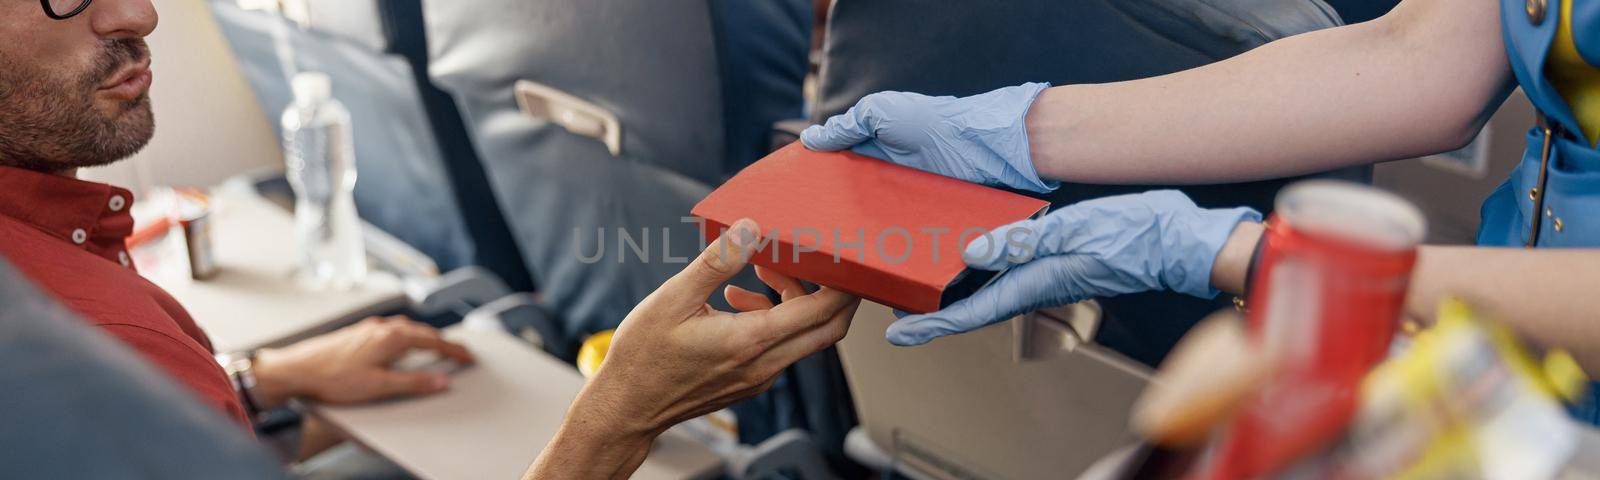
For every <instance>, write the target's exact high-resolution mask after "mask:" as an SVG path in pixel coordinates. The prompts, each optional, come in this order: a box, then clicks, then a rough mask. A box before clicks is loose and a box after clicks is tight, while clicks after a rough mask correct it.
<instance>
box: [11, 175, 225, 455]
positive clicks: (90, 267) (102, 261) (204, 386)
mask: <svg viewBox="0 0 1600 480" xmlns="http://www.w3.org/2000/svg"><path fill="white" fill-rule="evenodd" d="M132 207H133V195H132V194H131V193H129V192H128V191H127V190H123V189H121V188H116V187H113V186H110V185H105V184H100V183H93V182H85V181H82V180H77V179H74V178H67V177H63V176H59V175H51V174H45V173H39V172H34V171H30V170H23V169H19V168H11V167H3V166H0V256H3V257H5V258H6V260H8V261H9V262H11V264H13V265H14V266H16V268H17V270H19V271H21V272H22V273H23V275H26V276H27V277H28V278H29V279H30V280H32V281H33V282H34V283H35V284H37V285H38V286H39V288H40V289H41V290H44V291H46V292H50V293H51V294H53V295H55V297H56V299H57V300H59V301H60V302H61V303H62V304H63V305H66V306H67V308H69V309H71V310H72V311H73V312H76V313H77V314H78V315H79V316H81V317H83V319H84V320H85V321H87V322H89V324H91V325H94V326H97V327H100V329H101V330H102V331H104V332H105V333H107V334H109V335H111V336H113V337H116V338H117V339H119V340H121V341H122V342H123V343H124V344H127V345H128V346H129V347H132V348H133V349H134V350H135V351H138V352H139V353H140V354H141V355H143V356H144V358H145V359H146V360H149V361H150V363H152V364H155V365H156V366H158V367H160V368H161V369H163V370H165V371H166V372H167V374H168V375H171V376H172V378H173V379H176V380H177V381H178V382H179V383H182V384H184V385H186V386H188V387H189V389H190V390H193V391H194V393H195V394H197V395H199V396H200V399H201V400H203V401H205V402H206V403H208V404H211V405H212V406H214V407H216V408H217V409H218V410H221V411H222V413H223V414H224V415H227V416H228V417H229V418H232V419H234V420H236V421H238V422H239V423H240V424H243V425H246V426H248V425H249V422H248V421H247V420H246V418H245V413H244V407H243V406H242V405H241V404H240V400H239V396H238V394H237V393H235V392H234V390H233V383H232V382H231V381H229V380H228V376H227V373H225V372H223V370H222V366H221V365H219V364H218V363H217V360H216V358H215V357H214V356H213V354H212V350H211V340H210V339H208V338H206V334H205V332H203V331H201V330H200V327H199V326H197V325H195V323H194V319H193V318H190V317H189V313H188V312H187V311H185V310H184V309H183V306H181V305H179V304H178V301H177V300H174V299H173V298H172V296H171V295H168V294H167V292H166V291H164V290H162V289H161V287H157V286H156V285H155V284H153V283H150V282H149V281H147V280H145V279H144V277H141V276H139V274H138V272H136V271H134V268H133V264H132V262H130V261H129V259H128V250H127V246H126V240H127V238H128V235H131V234H132V233H133V216H132V215H129V213H128V211H129V210H130V209H131V208H132Z"/></svg>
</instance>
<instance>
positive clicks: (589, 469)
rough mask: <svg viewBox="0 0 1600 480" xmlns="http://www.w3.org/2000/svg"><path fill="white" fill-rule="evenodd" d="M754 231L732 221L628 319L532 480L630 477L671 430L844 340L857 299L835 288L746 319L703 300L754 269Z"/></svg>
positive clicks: (765, 384) (767, 384) (746, 223)
mask: <svg viewBox="0 0 1600 480" xmlns="http://www.w3.org/2000/svg"><path fill="white" fill-rule="evenodd" d="M757 232H758V230H757V228H756V225H755V222H751V221H749V220H741V221H739V222H737V223H735V224H734V227H733V228H732V229H730V230H729V231H728V232H727V233H726V234H724V235H722V237H720V238H718V239H717V241H715V242H712V243H711V245H710V246H709V247H708V248H707V249H706V250H705V251H704V252H701V254H700V256H699V257H697V258H696V259H695V260H693V261H691V262H690V264H689V266H688V267H687V268H685V269H684V270H683V271H682V272H679V273H678V274H677V275H675V276H673V277H672V278H671V279H668V280H667V282H666V283H665V284H663V285H662V286H661V288H660V289H658V290H656V291H655V292H654V293H652V294H650V296H648V297H645V299H644V301H642V302H640V303H639V305H638V306H636V307H634V309H633V311H632V312H630V313H628V317H627V318H626V319H624V320H623V321H622V325H621V326H619V327H617V333H616V335H615V336H614V337H612V340H611V348H610V350H609V351H608V352H607V353H606V358H605V361H604V362H602V363H601V365H600V370H599V371H598V372H596V373H595V376H594V378H592V379H590V380H589V384H588V385H587V386H585V387H584V389H583V392H582V393H580V394H579V395H578V398H577V400H575V401H574V402H573V404H572V407H571V409H569V410H568V412H567V419H566V422H565V423H563V425H562V429H561V432H560V433H558V434H557V436H556V439H555V440H554V441H553V442H552V443H551V447H550V448H547V449H545V451H544V452H543V453H541V454H540V456H539V459H538V461H536V462H535V464H534V467H533V469H532V470H530V471H529V472H528V478H625V477H627V476H628V475H629V473H630V472H632V470H633V469H634V468H637V467H638V465H639V463H640V462H642V461H643V460H644V455H645V454H646V453H647V452H648V451H649V445H650V441H651V440H652V439H654V438H655V436H656V435H659V434H660V433H661V432H663V431H665V430H666V429H667V428H668V427H671V426H673V425H676V424H678V423H679V422H682V421H685V420H689V419H692V418H695V417H698V416H701V415H705V414H707V413H711V412H714V411H717V410H720V409H722V408H724V407H726V406H728V405H731V404H733V403H734V402H737V401H739V400H741V399H744V398H747V397H750V396H752V395H755V394H757V393H760V392H762V391H764V390H766V389H767V388H768V387H770V386H771V385H772V382H773V381H775V380H776V379H777V377H778V374H779V373H781V372H782V371H783V370H784V369H785V368H787V367H788V366H789V365H791V364H793V363H794V362H796V361H799V360H800V359H802V358H805V357H807V356H809V355H811V354H813V353H816V352H818V351H820V350H822V349H824V348H827V347H828V346H830V345H833V344H834V343H835V342H838V341H839V340H840V339H842V338H844V335H845V333H846V332H847V331H849V328H850V320H851V318H852V317H853V316H854V314H855V307H856V305H857V304H858V303H859V301H858V299H856V298H855V297H854V296H851V295H849V294H846V293H844V292H840V291H838V290H833V289H829V288H823V289H821V290H819V291H817V292H816V293H812V294H809V295H807V294H804V292H803V291H802V292H798V294H795V293H796V292H789V293H791V294H792V295H790V298H789V300H787V301H785V302H783V303H782V304H780V305H776V306H770V303H769V305H767V306H770V308H767V309H753V310H750V311H745V312H742V313H727V312H720V311H717V310H714V309H712V308H711V306H710V305H707V304H706V299H707V298H709V297H710V296H711V294H712V293H713V292H714V291H716V289H717V287H718V286H720V285H722V284H723V283H725V282H727V281H728V279H731V278H733V276H734V275H735V274H737V273H739V271H740V270H743V269H744V267H745V266H746V265H747V264H748V261H749V255H750V253H751V251H752V250H751V249H750V246H753V245H755V244H756V243H757V238H758V237H757V235H758V233H757ZM730 300H733V299H731V298H730ZM741 300H743V299H741ZM743 305H745V306H749V305H748V303H744V304H743Z"/></svg>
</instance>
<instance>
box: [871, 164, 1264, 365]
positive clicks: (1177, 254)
mask: <svg viewBox="0 0 1600 480" xmlns="http://www.w3.org/2000/svg"><path fill="white" fill-rule="evenodd" d="M1260 220H1261V214H1259V213H1256V212H1255V211H1254V210H1250V209H1248V208H1233V209H1225V210H1207V209H1202V208H1200V207H1197V206H1195V204H1194V202H1192V201H1190V200H1189V198H1188V197H1186V196H1184V195H1183V194H1182V193H1179V192H1176V191H1171V190H1163V191H1155V192H1146V193H1141V194H1136V195H1123V196H1117V197H1107V198H1100V199H1095V200H1090V201H1087V202H1083V203H1079V204H1076V205H1071V206H1068V207H1063V208H1061V209H1059V210H1056V211H1054V212H1051V213H1050V214H1049V215H1046V216H1045V217H1044V218H1041V219H1038V220H1024V221H1021V222H1017V223H1013V224H1011V225H1006V226H1004V227H1000V228H998V229H996V230H994V231H993V232H991V233H990V234H989V235H985V236H982V237H978V238H977V239H975V240H973V241H972V243H970V244H968V245H967V248H966V251H965V253H964V255H963V259H964V260H965V261H966V262H967V265H968V266H970V267H972V268H977V269H982V270H991V271H999V270H1002V269H1005V268H1007V267H1010V271H1007V272H1006V273H1005V274H1003V275H1001V276H1000V278H998V279H996V280H995V281H994V283H992V284H990V285H989V286H987V287H985V288H984V289H982V290H979V291H978V292H977V293H975V294H973V295H972V296H971V297H968V298H966V299H964V300H961V301H959V302H956V303H955V304H954V305H951V306H950V307H948V308H945V309H944V310H940V311H938V312H933V313H929V314H924V315H909V316H906V317H904V318H901V319H900V320H899V321H896V322H895V323H894V324H893V325H891V326H889V331H888V333H887V337H888V339H889V342H890V343H893V344H895V345H921V344H924V343H927V342H928V341H931V340H933V339H935V338H938V337H942V336H945V335H951V334H957V333H964V332H968V331H972V330H976V329H978V328H981V327H984V326H987V325H990V324H993V323H996V322H1000V321H1003V320H1006V319H1010V318H1012V317H1014V316H1016V315H1019V314H1022V313H1027V312H1030V311H1033V310H1037V309H1040V308H1045V307H1055V306H1061V305H1068V304H1072V303H1077V302H1080V301H1083V300H1087V299H1090V298H1097V297H1111V296H1116V295H1122V294H1127V293H1135V292H1145V291H1152V290H1174V291H1177V292H1180V293H1186V294H1189V295H1194V296H1198V297H1203V298H1212V297H1215V296H1216V295H1217V293H1218V292H1217V290H1216V289H1214V288H1212V286H1211V274H1212V272H1211V270H1212V265H1213V262H1215V260H1216V258H1217V253H1218V252H1219V251H1221V250H1222V247H1223V245H1224V244H1225V243H1226V242H1227V241H1228V238H1229V235H1230V234H1231V233H1232V232H1233V229H1234V227H1236V226H1238V225H1239V223H1240V222H1246V221H1252V222H1254V221H1260Z"/></svg>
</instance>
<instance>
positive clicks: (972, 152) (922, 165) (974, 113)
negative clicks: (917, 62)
mask: <svg viewBox="0 0 1600 480" xmlns="http://www.w3.org/2000/svg"><path fill="white" fill-rule="evenodd" d="M1046 88H1050V84H1048V83H1027V84H1023V85H1018V86H1015V87H1006V88H1002V89H999V90H995V91H992V92H989V93H984V94H981V95H974V96H971V97H965V98H956V97H930V96H927V95H920V94H915V93H906V92H879V93H874V94H872V95H867V97H866V98H863V99H861V101H860V102H859V103H856V106H854V107H850V110H849V111H847V112H845V113H843V114H840V115H836V116H834V117H833V118H830V119H828V122H827V123H826V124H823V125H813V126H811V127H810V128H807V129H805V131H803V132H801V133H800V140H801V141H802V142H804V143H805V145H806V148H810V149H812V150H820V151H833V150H843V149H846V148H848V149H850V150H852V151H854V152H856V153H859V154H862V155H866V156H869V157H876V158H880V159H884V160H888V161H891V162H894V163H898V164H901V165H905V166H909V167H912V168H916V169H919V170H924V171H929V172H933V173H937V174H940V175H944V176H947V177H955V178H959V179H962V180H966V181H969V182H973V183H980V184H984V185H992V186H1006V187H1011V188H1016V189H1020V190H1027V191H1032V192H1040V193H1043V192H1049V191H1052V190H1055V189H1056V187H1057V186H1058V185H1059V184H1058V183H1057V182H1054V181H1046V180H1043V179H1040V178H1039V173H1038V172H1037V171H1035V170H1034V168H1033V155H1032V154H1031V153H1029V149H1028V126H1027V122H1026V120H1027V116H1028V108H1029V107H1030V106H1032V105H1033V100H1034V99H1035V98H1037V97H1038V96H1039V93H1040V92H1043V91H1044V89H1046Z"/></svg>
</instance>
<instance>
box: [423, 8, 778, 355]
mask: <svg viewBox="0 0 1600 480" xmlns="http://www.w3.org/2000/svg"><path fill="white" fill-rule="evenodd" d="M424 7H425V9H426V10H425V15H424V18H426V20H427V23H428V38H429V42H430V46H429V48H430V50H431V54H432V55H431V56H432V64H431V74H432V77H433V79H434V82H435V83H437V84H438V85H439V86H440V87H441V88H443V89H445V90H446V91H449V92H451V93H452V94H453V95H454V96H455V97H456V100H457V104H458V105H460V107H461V109H462V110H463V112H464V114H465V116H466V117H467V123H468V125H469V126H470V127H471V129H472V130H473V132H474V135H475V138H474V140H475V144H476V145H477V147H478V151H479V154H480V157H482V158H483V161H484V162H485V169H486V170H487V171H488V173H489V175H490V178H491V180H492V182H493V183H494V187H495V193H496V195H497V196H498V197H499V199H500V204H501V208H502V210H503V211H504V212H505V215H506V217H507V219H508V221H509V223H510V224H511V227H512V229H513V232H514V234H515V236H516V237H517V240H518V243H519V245H520V246H521V247H522V252H523V254H524V256H525V258H526V259H527V261H528V263H529V267H530V270H531V271H533V272H534V275H535V276H536V281H537V283H539V284H540V287H541V294H542V297H543V299H544V301H545V302H546V303H547V304H548V305H549V306H550V307H551V309H552V310H553V311H554V312H556V313H557V315H559V316H560V317H561V318H562V321H563V322H564V323H565V325H566V328H567V331H568V333H569V334H570V335H571V336H573V338H578V337H579V336H581V335H583V334H585V333H588V332H593V331H597V330H601V329H606V328H611V327H614V326H615V325H616V324H617V322H619V321H620V320H621V319H622V317H623V316H624V315H625V314H626V313H627V312H628V311H629V310H630V309H632V307H633V305H634V304H635V303H637V302H638V301H639V300H641V299H643V298H644V296H645V295H648V294H649V293H650V292H652V291H654V290H655V289H656V287H657V286H659V285H660V284H661V282H662V281H664V280H665V279H666V278H668V277H669V276H671V275H672V274H674V273H676V272H677V271H678V270H680V269H681V268H682V264H681V263H680V262H670V261H665V258H664V255H663V253H664V252H670V254H671V255H672V256H674V257H689V256H692V255H693V254H694V252H696V251H697V247H698V243H699V241H700V238H699V235H698V233H697V228H696V226H695V225H694V224H691V223H685V222H683V221H682V217H684V216H686V215H687V214H688V212H689V210H690V209H691V208H692V207H693V206H694V204H695V203H696V202H698V201H699V200H700V199H701V198H702V197H704V196H705V195H706V194H707V193H709V192H710V189H711V187H712V185H716V184H718V183H720V182H721V181H722V179H724V178H726V177H727V176H728V175H729V174H730V173H732V172H731V170H732V169H733V168H734V167H736V166H740V165H738V164H737V163H738V162H734V165H730V164H729V163H728V162H727V161H726V160H727V158H728V157H727V156H726V154H725V153H726V150H727V149H728V147H727V144H728V142H727V141H726V140H727V138H726V135H727V134H728V131H729V130H728V129H726V128H725V121H726V119H725V117H724V105H725V101H726V100H725V98H724V97H723V92H722V90H721V88H720V86H721V83H720V79H719V68H721V65H720V63H719V59H718V54H717V52H718V47H717V46H716V41H717V40H716V38H715V36H714V31H715V29H714V25H713V23H712V22H713V21H712V18H713V17H712V15H711V12H710V10H709V9H708V5H707V1H706V0H659V1H649V2H640V1H632V0H591V1H584V2H565V1H549V0H540V1H528V0H483V1H479V2H473V3H472V4H471V6H470V7H465V6H463V5H462V4H461V2H455V1H448V0H427V1H424ZM785 19H787V20H788V21H790V22H793V21H795V19H793V18H792V17H785V16H784V15H781V14H775V15H766V16H757V17H753V18H752V19H751V21H756V22H761V21H770V22H774V24H777V23H778V22H782V21H784V20H785ZM749 28H752V29H753V30H754V31H761V30H760V29H759V28H754V27H749ZM786 28H795V29H801V28H803V27H786ZM802 31H803V30H802ZM795 38H797V39H801V38H804V37H801V36H797V37H795ZM780 51H781V50H780ZM752 58H758V59H759V58H762V57H760V56H759V55H754V56H752ZM768 58H770V57H768ZM799 61H803V60H799ZM519 79H528V80H532V81H535V82H539V83H542V84H545V85H549V86H552V87H555V88H557V89H559V90H562V91H564V92H567V93H570V94H572V95H575V96H577V97H579V98H582V99H584V100H586V101H589V102H591V103H594V104H597V105H600V106H602V107H604V108H606V109H608V110H610V111H611V112H613V113H615V114H616V115H617V117H618V118H619V119H620V122H621V124H622V154H621V156H620V157H612V156H611V155H610V154H609V153H608V152H607V151H606V149H605V147H604V146H603V145H602V144H601V143H600V142H598V141H596V140H593V139H589V138H585V137H580V136H577V135H574V134H571V133H569V132H567V131H566V130H564V129H563V128H561V127H560V126H557V125H553V124H546V123H544V122H542V121H538V120H535V119H532V118H530V117H527V116H524V115H523V114H522V113H520V112H519V110H518V108H517V105H516V103H515V99H514V96H513V90H512V89H513V84H514V83H515V82H516V81H517V80H519ZM791 88H792V89H793V91H794V92H798V91H799V89H800V85H799V78H798V77H795V78H794V79H793V83H792V87H791ZM753 91H757V92H759V91H762V90H760V89H759V88H758V89H755V90H753ZM765 91H769V92H770V91H771V88H770V87H767V89H766V90H765ZM756 96H758V97H761V98H756V99H750V98H749V97H745V98H744V100H742V101H748V102H752V104H753V105H759V104H756V103H754V102H765V101H771V100H767V98H770V97H767V96H764V95H756ZM788 98H790V99H797V98H798V96H797V94H796V96H790V97H788ZM779 101H782V99H781V98H780V99H779ZM791 101H792V100H791ZM791 108H795V109H797V108H798V105H795V106H794V107H791ZM768 115H770V114H768ZM755 116H756V117H759V115H755ZM619 231H626V232H628V234H629V235H630V236H631V237H632V238H634V239H636V240H641V241H643V240H646V238H645V237H646V236H648V243H649V245H647V246H646V247H645V248H646V250H647V251H648V252H649V253H650V257H649V258H648V259H646V260H641V259H640V258H639V257H638V256H637V255H635V253H634V252H633V251H632V250H625V249H624V248H623V247H621V246H619V235H618V232H619ZM664 238H665V239H664ZM602 246H603V247H602ZM598 252H603V253H604V256H602V257H600V258H599V259H598V260H597V261H593V262H585V261H584V260H583V259H582V258H580V254H581V256H593V255H594V254H596V253H598ZM718 297H720V296H718ZM718 301H720V299H718Z"/></svg>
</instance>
